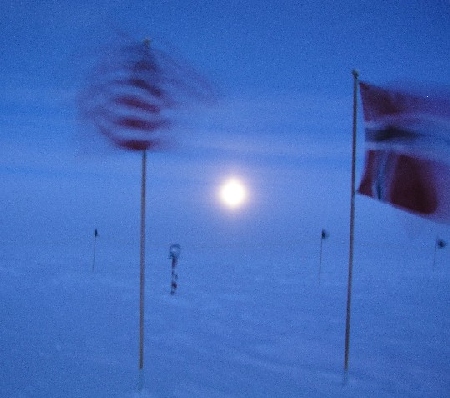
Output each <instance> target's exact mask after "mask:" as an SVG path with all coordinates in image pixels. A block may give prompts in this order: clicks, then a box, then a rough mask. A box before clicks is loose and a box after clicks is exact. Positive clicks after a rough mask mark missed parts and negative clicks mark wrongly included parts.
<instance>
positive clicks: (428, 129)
mask: <svg viewBox="0 0 450 398" xmlns="http://www.w3.org/2000/svg"><path fill="white" fill-rule="evenodd" d="M360 90H361V97H362V103H363V109H364V121H365V127H366V133H365V138H366V140H365V141H366V153H365V166H364V172H363V176H362V179H361V182H360V186H359V189H358V193H360V194H362V195H366V196H369V197H372V198H374V199H377V200H380V201H382V202H385V203H389V204H391V205H393V206H395V207H397V208H399V209H402V210H405V211H408V212H411V213H414V214H417V215H420V216H423V217H426V218H430V219H433V220H435V221H440V222H445V223H450V95H448V94H443V93H435V92H433V93H431V92H430V93H426V94H416V93H414V92H408V91H402V90H393V89H385V88H381V87H376V86H373V85H370V84H367V83H364V82H361V83H360Z"/></svg>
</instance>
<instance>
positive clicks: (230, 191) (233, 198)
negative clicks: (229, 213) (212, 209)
mask: <svg viewBox="0 0 450 398" xmlns="http://www.w3.org/2000/svg"><path fill="white" fill-rule="evenodd" d="M219 197H220V201H221V202H222V203H223V204H224V205H225V206H227V207H228V208H230V209H237V208H238V207H240V206H242V205H243V204H244V203H245V201H246V199H247V190H246V188H245V186H244V184H243V183H242V182H241V181H239V180H238V179H237V178H230V179H229V180H227V181H225V182H224V183H223V184H222V185H221V186H220V191H219Z"/></svg>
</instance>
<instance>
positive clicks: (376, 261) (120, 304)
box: [0, 229, 450, 398]
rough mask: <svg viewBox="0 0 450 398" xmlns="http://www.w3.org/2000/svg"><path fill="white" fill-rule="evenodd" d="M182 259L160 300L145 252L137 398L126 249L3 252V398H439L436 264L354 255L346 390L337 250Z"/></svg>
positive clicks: (163, 270) (408, 255)
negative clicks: (173, 283)
mask: <svg viewBox="0 0 450 398" xmlns="http://www.w3.org/2000/svg"><path fill="white" fill-rule="evenodd" d="M319 234H320V229H319V230H318V231H317V237H315V238H317V239H314V238H312V237H311V239H310V240H309V241H308V242H304V244H302V245H299V246H298V247H296V246H295V247H282V246H271V245H267V246H265V247H264V246H257V247H256V246H255V247H247V246H241V247H239V246H237V247H229V246H226V245H224V246H214V245H211V246H209V247H208V246H205V247H200V246H195V245H192V246H189V245H188V246H184V245H183V242H179V243H180V244H181V247H182V252H181V257H180V259H179V263H178V264H179V265H178V273H179V288H178V290H177V292H176V294H175V295H173V296H171V295H170V294H169V292H170V259H168V248H169V243H171V242H169V243H168V245H167V248H165V247H164V248H163V247H156V246H154V245H152V244H151V243H150V244H149V245H148V249H147V264H146V267H147V268H146V306H145V316H146V318H145V320H146V323H145V364H144V374H143V375H144V389H143V390H142V391H141V392H139V391H138V390H137V385H138V381H139V372H138V322H139V302H138V300H139V261H138V249H139V248H138V247H137V246H136V245H135V244H134V242H133V243H130V242H129V243H124V244H123V246H122V247H120V248H119V247H113V245H111V242H110V241H108V238H107V237H105V236H102V233H101V231H100V237H99V238H98V240H97V250H98V251H97V255H96V267H95V270H94V272H92V262H91V261H92V258H91V255H92V251H91V249H92V247H91V246H90V243H91V242H88V241H87V240H86V242H82V243H80V242H68V241H63V240H62V241H61V240H58V242H56V241H55V242H48V241H45V242H44V241H43V242H28V243H27V244H23V245H22V247H20V248H19V247H17V245H16V244H15V243H14V242H3V243H4V250H3V252H2V258H1V262H0V280H1V284H0V301H1V306H0V319H1V323H0V341H1V344H0V350H1V352H0V361H1V366H0V390H1V395H2V396H3V397H8V398H23V397H46V398H51V397H65V398H66V397H97V398H100V397H108V398H111V397H128V398H137V397H152V398H154V397H173V398H175V397H208V398H225V397H255V398H256V397H375V396H376V397H400V396H401V397H447V396H449V393H450V372H449V370H450V333H449V330H450V320H449V317H448V310H449V308H450V291H449V289H448V286H449V282H450V272H449V270H448V253H447V252H446V249H442V250H439V252H438V253H437V257H436V258H437V261H436V265H435V266H434V267H433V266H432V258H433V257H432V255H433V252H432V246H431V251H428V252H427V251H426V250H424V248H423V247H422V246H420V245H414V244H411V246H410V247H407V248H403V249H399V248H395V250H394V249H392V248H390V247H384V249H385V250H383V251H382V253H381V254H380V248H379V247H371V246H369V245H366V244H365V243H364V242H361V241H358V240H357V241H356V248H357V249H356V253H355V266H354V279H353V295H352V318H351V319H352V327H351V344H350V363H349V365H350V369H349V374H348V380H347V382H346V383H344V374H343V359H344V357H343V356H344V331H345V310H346V290H347V258H346V250H347V247H346V243H345V242H341V241H340V240H339V239H337V238H336V237H333V235H331V237H330V238H328V239H327V240H326V241H324V242H323V256H322V271H321V280H320V284H319V280H318V259H319V256H318V248H319V236H320V235H319Z"/></svg>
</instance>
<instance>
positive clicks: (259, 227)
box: [0, 0, 450, 246]
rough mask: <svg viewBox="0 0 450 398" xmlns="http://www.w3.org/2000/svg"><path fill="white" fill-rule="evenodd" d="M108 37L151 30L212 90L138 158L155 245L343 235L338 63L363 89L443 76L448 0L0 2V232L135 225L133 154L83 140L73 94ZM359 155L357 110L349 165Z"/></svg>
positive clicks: (383, 209) (73, 233)
mask: <svg viewBox="0 0 450 398" xmlns="http://www.w3.org/2000/svg"><path fill="white" fill-rule="evenodd" d="M118 32H124V33H125V34H128V35H130V37H132V38H135V39H137V40H141V39H142V38H144V37H150V38H152V39H153V40H154V43H155V45H157V46H159V47H161V48H164V49H165V50H166V51H168V52H170V53H172V54H175V55H176V56H180V57H182V58H184V59H186V60H188V61H189V62H190V63H192V64H193V65H194V66H195V67H196V68H197V69H198V70H200V71H201V72H202V73H203V74H205V75H206V76H207V77H208V78H209V79H210V80H211V81H212V82H213V83H214V84H215V85H216V86H217V87H218V90H219V91H220V93H221V97H220V100H219V103H218V104H217V105H216V106H214V107H211V108H207V109H201V110H198V109H197V110H195V111H194V110H192V111H191V113H188V114H184V115H182V117H181V119H182V120H184V123H180V124H179V126H177V127H176V128H175V129H174V130H173V135H174V138H175V139H176V140H177V141H178V142H179V143H180V145H179V147H178V148H177V149H176V150H174V151H173V152H168V153H161V154H155V155H152V156H151V157H150V160H149V171H148V175H149V194H148V195H149V198H148V203H149V212H148V217H149V219H150V220H151V222H149V232H150V234H149V235H150V237H151V238H150V239H152V242H154V243H155V244H165V243H166V242H167V243H170V241H173V240H178V241H181V242H182V241H183V240H185V241H186V240H188V241H191V242H197V243H201V242H203V241H206V240H213V241H214V239H215V240H216V241H217V242H221V243H219V244H223V242H228V241H229V242H234V241H235V242H242V241H244V240H245V241H248V242H250V243H249V244H263V245H264V244H265V245H269V246H270V245H271V244H273V245H280V244H284V242H287V243H289V242H298V241H301V240H305V239H306V240H308V239H309V237H310V236H313V237H314V238H312V239H315V236H316V235H318V234H319V233H320V230H321V228H323V227H325V228H328V229H330V230H335V231H336V233H335V235H336V234H337V235H339V236H340V237H341V238H340V239H341V240H345V239H346V236H347V235H346V234H347V229H348V227H347V225H348V206H349V205H348V202H349V200H348V199H349V184H350V155H351V151H350V150H351V147H350V145H351V106H352V104H351V98H352V75H351V70H352V69H353V68H357V69H358V70H359V71H360V77H361V79H363V80H366V81H369V82H373V83H377V84H383V83H387V82H392V81H414V82H420V83H422V82H425V83H428V82H431V83H433V84H440V85H447V86H448V85H449V84H450V70H449V68H448V60H449V58H450V40H449V39H450V2H449V1H448V0H433V1H426V0H403V1H373V0H367V1H366V0H363V1H313V0H308V1H280V0H276V1H275V0H274V1H272V0H266V1H248V2H242V1H237V0H226V1H225V0H223V1H219V0H217V1H215V0H208V1H182V0H179V1H133V2H127V1H119V0H117V1H111V0H109V1H95V2H94V1H82V0H81V1H77V2H69V1H58V2H57V1H41V2H35V1H9V0H7V1H3V2H2V5H1V6H0V48H1V51H2V60H1V63H0V72H1V73H0V84H1V86H2V93H3V95H2V97H1V99H0V151H1V152H0V176H1V180H2V192H1V194H0V195H1V196H0V197H1V202H2V203H3V205H4V211H2V219H1V220H0V221H1V232H0V236H1V238H2V239H11V236H13V237H14V236H15V237H16V238H17V239H19V237H20V238H21V239H24V236H27V235H28V234H29V233H33V234H34V235H36V236H37V237H40V238H41V239H42V237H43V236H49V237H51V236H54V234H55V233H58V234H61V235H64V236H67V239H73V240H77V239H83V238H82V236H83V234H85V233H88V234H90V232H91V230H93V229H94V228H95V227H97V228H99V230H101V231H102V232H103V231H104V230H106V235H108V234H109V235H111V236H112V235H117V234H122V233H124V234H126V235H130V236H131V235H133V234H135V233H136V234H137V231H138V229H137V225H138V209H139V178H140V169H139V167H140V160H139V157H138V156H137V155H136V154H130V153H119V152H114V151H111V150H109V149H108V148H107V147H106V146H105V145H104V144H103V143H102V142H101V139H99V138H98V137H94V136H91V135H89V132H87V131H85V126H83V125H81V124H80V123H79V121H78V119H77V111H76V104H75V98H76V95H77V93H78V92H79V90H80V88H81V87H82V84H83V80H82V79H83V76H84V73H85V71H86V68H87V67H88V66H89V65H90V62H91V60H92V58H93V57H94V56H95V55H96V54H98V53H99V52H101V49H102V48H104V46H105V45H109V43H111V42H113V41H114V37H115V36H116V35H117V34H118ZM86 148H89V150H86ZM363 151H364V143H363V124H362V119H361V117H359V127H358V172H359V173H360V171H361V168H362V159H363ZM229 175H237V176H239V177H241V178H242V179H243V180H244V181H245V182H246V183H247V184H248V187H249V190H250V201H249V203H248V205H247V207H246V208H245V209H242V211H241V212H239V213H238V214H229V213H228V212H225V211H224V210H223V209H222V208H221V207H220V206H219V204H218V203H217V198H216V196H215V195H216V190H217V186H218V185H219V184H220V183H221V181H222V180H223V179H225V178H226V177H227V176H229ZM358 179H359V177H358ZM357 218H358V221H357V222H358V224H357V225H359V226H360V228H361V230H364V231H366V230H367V231H366V232H365V233H367V238H366V239H370V238H371V237H373V236H375V237H380V236H383V237H386V235H385V234H384V233H383V231H389V233H391V234H392V236H395V237H396V238H397V237H398V236H399V235H401V236H404V235H406V237H407V238H410V235H411V233H410V231H413V233H412V235H414V236H415V235H417V234H419V233H420V234H422V233H425V234H427V235H426V237H427V238H428V236H434V235H435V234H436V233H441V234H445V233H447V234H448V232H449V231H448V227H445V226H440V225H435V224H432V223H430V222H427V221H422V220H420V219H418V220H416V218H414V217H412V216H410V215H404V214H403V213H401V214H400V212H399V211H398V210H394V209H390V208H387V206H385V205H381V204H378V203H376V202H373V201H370V200H367V199H365V198H358V200H357ZM61 220H65V221H64V222H62V221H61ZM363 226H364V228H363ZM405 226H406V228H405ZM405 230H406V231H407V233H406V234H405ZM87 231H88V232H87ZM338 231H339V232H338ZM11 232H12V235H11ZM49 239H51V238H49ZM386 239H391V238H387V237H386ZM252 242H253V243H252Z"/></svg>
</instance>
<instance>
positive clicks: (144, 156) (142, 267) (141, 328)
mask: <svg viewBox="0 0 450 398" xmlns="http://www.w3.org/2000/svg"><path fill="white" fill-rule="evenodd" d="M146 169H147V152H146V151H145V150H143V151H142V180H141V244H140V289H139V391H141V390H142V388H143V387H144V299H145V295H144V293H145V181H146Z"/></svg>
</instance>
